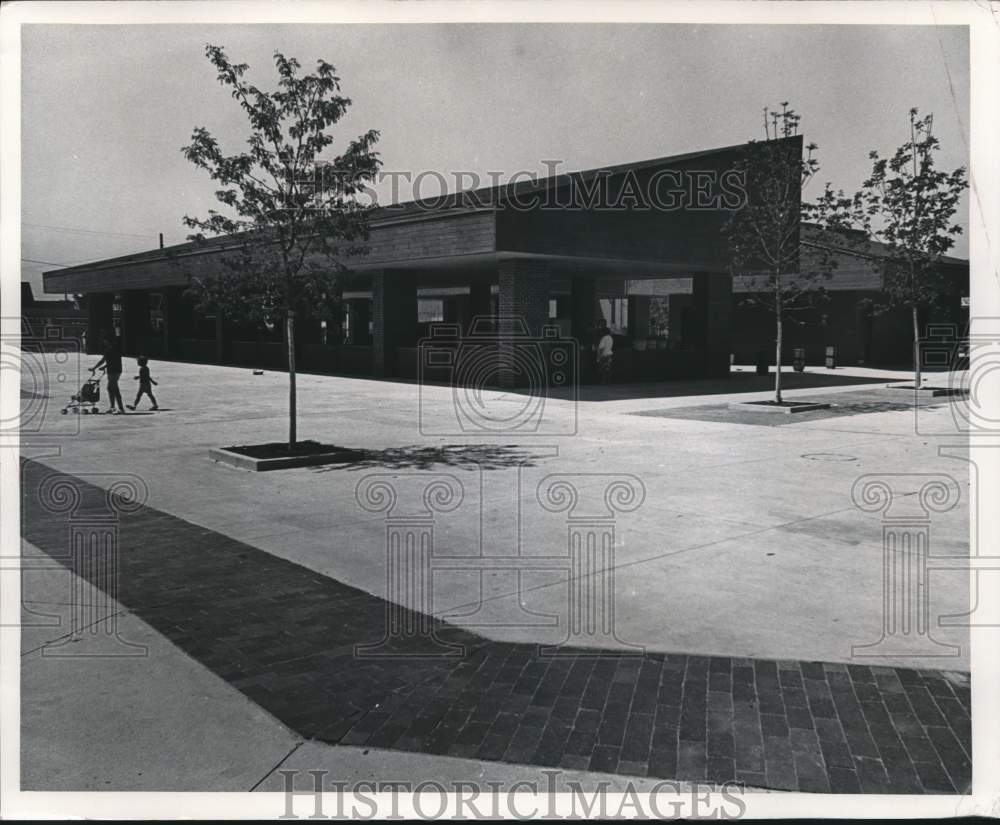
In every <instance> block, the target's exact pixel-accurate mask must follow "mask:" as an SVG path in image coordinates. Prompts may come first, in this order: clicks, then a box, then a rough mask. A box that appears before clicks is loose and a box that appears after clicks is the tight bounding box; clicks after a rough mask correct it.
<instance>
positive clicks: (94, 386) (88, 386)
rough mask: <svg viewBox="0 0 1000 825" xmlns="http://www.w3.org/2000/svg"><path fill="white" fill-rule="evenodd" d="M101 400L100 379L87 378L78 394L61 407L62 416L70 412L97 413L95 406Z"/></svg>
mask: <svg viewBox="0 0 1000 825" xmlns="http://www.w3.org/2000/svg"><path fill="white" fill-rule="evenodd" d="M100 400H101V379H100V378H88V379H87V380H86V381H84V382H83V386H82V387H80V392H78V393H77V394H76V395H74V396H72V398H71V400H70V402H69V403H68V404H67V405H66V406H65V407H63V411H62V413H63V415H66V413H68V412H69V411H70V410H72V411H73V412H74V413H81V412H82V413H83V414H84V415H86V414H87V413H95V414H96V413H97V412H98V409H97V404H98V403H99V402H100Z"/></svg>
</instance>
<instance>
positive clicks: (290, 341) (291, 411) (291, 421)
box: [285, 310, 296, 452]
mask: <svg viewBox="0 0 1000 825" xmlns="http://www.w3.org/2000/svg"><path fill="white" fill-rule="evenodd" d="M285 331H286V334H285V343H286V345H287V346H288V451H289V452H294V451H295V442H296V433H295V418H296V411H295V312H294V311H293V310H288V320H287V322H286V325H285Z"/></svg>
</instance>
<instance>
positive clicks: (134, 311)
mask: <svg viewBox="0 0 1000 825" xmlns="http://www.w3.org/2000/svg"><path fill="white" fill-rule="evenodd" d="M148 334H149V293H148V292H145V291H139V290H126V291H125V292H123V293H122V354H123V355H141V354H142V353H141V352H140V351H139V350H140V349H142V345H141V344H140V341H139V339H140V338H142V337H143V336H145V335H148Z"/></svg>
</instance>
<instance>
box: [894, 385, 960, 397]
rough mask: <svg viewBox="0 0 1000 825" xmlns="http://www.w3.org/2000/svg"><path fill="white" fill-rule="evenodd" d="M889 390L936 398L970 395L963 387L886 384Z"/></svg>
mask: <svg viewBox="0 0 1000 825" xmlns="http://www.w3.org/2000/svg"><path fill="white" fill-rule="evenodd" d="M885 388H886V389H887V390H906V391H907V392H919V393H920V394H921V395H929V396H930V397H931V398H936V397H938V396H942V395H968V394H969V391H968V390H966V389H962V388H961V387H914V386H913V384H886V385H885Z"/></svg>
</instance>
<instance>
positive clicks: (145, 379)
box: [128, 355, 160, 410]
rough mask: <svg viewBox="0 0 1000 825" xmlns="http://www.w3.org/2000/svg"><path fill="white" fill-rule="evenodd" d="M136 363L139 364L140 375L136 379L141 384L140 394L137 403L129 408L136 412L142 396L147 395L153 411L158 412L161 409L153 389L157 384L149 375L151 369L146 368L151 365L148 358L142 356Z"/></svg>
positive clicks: (136, 397) (136, 398) (136, 399)
mask: <svg viewBox="0 0 1000 825" xmlns="http://www.w3.org/2000/svg"><path fill="white" fill-rule="evenodd" d="M136 361H137V363H138V364H139V374H138V375H137V376H136V377H135V380H136V381H138V382H139V392H137V393H136V395H135V401H134V402H133V403H131V404H129V405H128V408H129V409H130V410H134V409H135V408H136V407H138V406H139V399H140V398H142V394H143V393H145V394H146V395H148V396H149V400H150V401H152V402H153V407H152V409H154V410H158V409H160V408H159V406H158V405H157V403H156V398H155V397H154V395H153V387H152V385H153V384H155V383H156V382H155V381H154V380H153V379H152V377H151V376H150V374H149V367H147V366H146V364H148V363H149V359H148V358H146V356H145V355H141V356H139V358H137V359H136Z"/></svg>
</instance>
